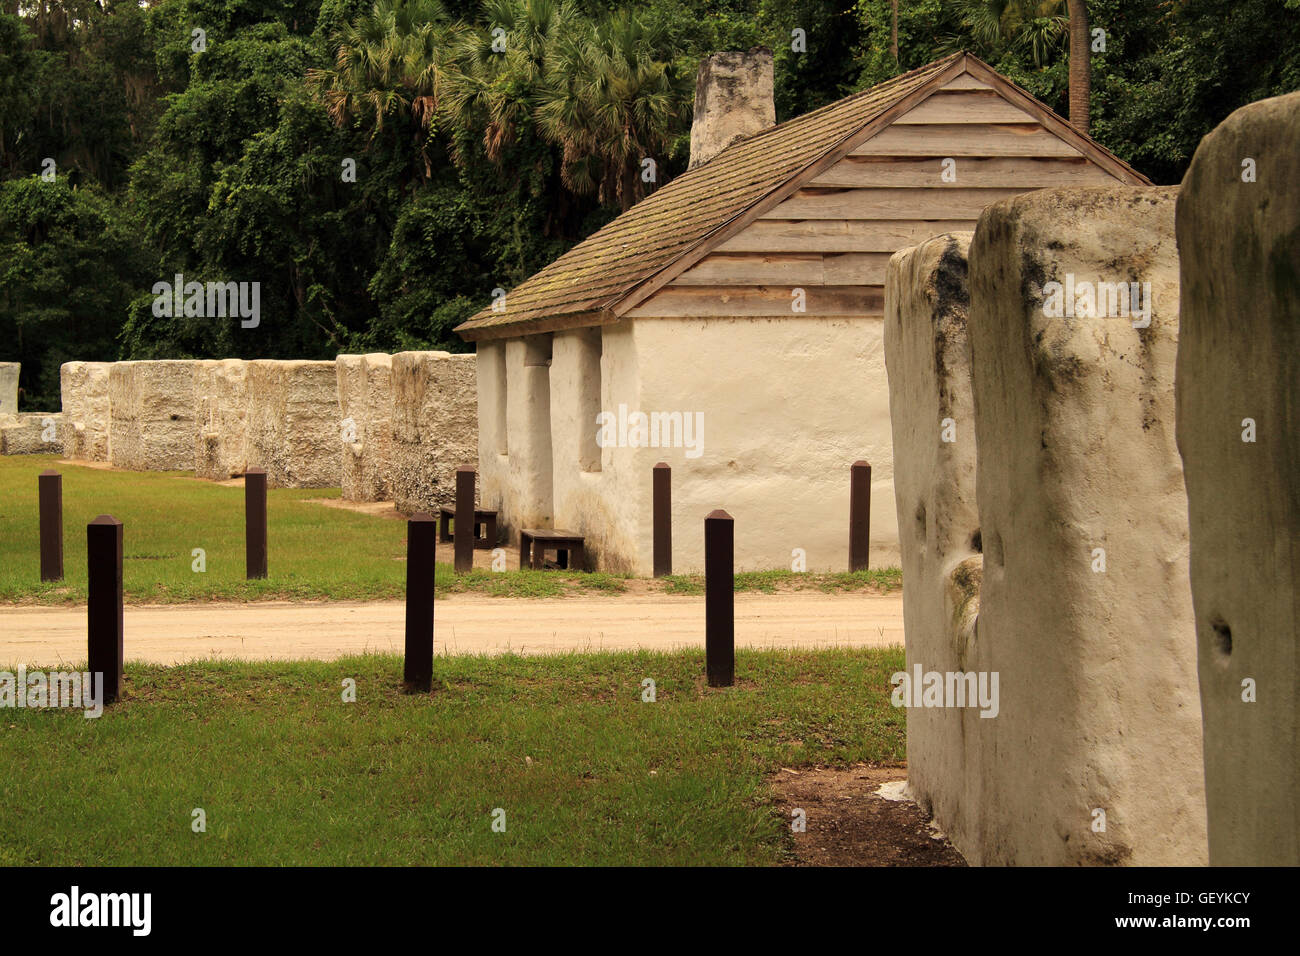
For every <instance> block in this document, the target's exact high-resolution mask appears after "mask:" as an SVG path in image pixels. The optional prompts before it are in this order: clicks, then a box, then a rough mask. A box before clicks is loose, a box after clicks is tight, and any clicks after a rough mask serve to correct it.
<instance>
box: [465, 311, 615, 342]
mask: <svg viewBox="0 0 1300 956" xmlns="http://www.w3.org/2000/svg"><path fill="white" fill-rule="evenodd" d="M618 321H619V317H618V316H617V315H615V314H614V313H613V312H610V311H609V310H608V309H589V310H587V311H585V312H566V313H563V314H561V315H546V316H539V317H538V318H535V319H520V320H518V321H514V322H502V323H499V324H497V325H479V326H475V325H473V324H472V323H473V322H474V320H473V319H470V320H469V321H468V322H463V323H461V324H460V325H458V326H456V328H455V329H453V330H452V331H454V332H455V333H456V334H457V335H459V336H460V337H461V338H462V339H464V340H465V341H466V342H485V341H492V340H496V339H513V338H519V337H520V336H524V335H538V334H540V333H542V332H566V331H569V330H570V329H585V328H595V327H597V326H602V325H614V324H615V323H617V322H618Z"/></svg>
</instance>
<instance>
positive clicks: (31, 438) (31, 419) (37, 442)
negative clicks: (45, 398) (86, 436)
mask: <svg viewBox="0 0 1300 956" xmlns="http://www.w3.org/2000/svg"><path fill="white" fill-rule="evenodd" d="M62 432H63V416H62V415H60V414H59V413H58V412H21V413H18V414H14V415H0V455H58V454H62V452H63V439H62V438H61V437H60V434H61V433H62Z"/></svg>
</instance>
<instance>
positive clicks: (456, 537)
mask: <svg viewBox="0 0 1300 956" xmlns="http://www.w3.org/2000/svg"><path fill="white" fill-rule="evenodd" d="M452 540H453V544H454V546H455V555H456V565H455V566H456V573H457V574H464V573H465V572H466V571H469V570H470V569H472V568H473V567H474V466H473V465H461V466H460V467H459V468H457V469H456V530H455V532H453V534H452Z"/></svg>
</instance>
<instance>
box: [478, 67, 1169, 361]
mask: <svg viewBox="0 0 1300 956" xmlns="http://www.w3.org/2000/svg"><path fill="white" fill-rule="evenodd" d="M967 70H969V71H970V72H973V73H977V74H978V75H979V76H980V77H981V78H983V79H986V80H987V81H989V82H991V83H996V84H997V86H998V88H999V90H1000V91H1001V92H1003V95H1005V96H1008V97H1009V98H1010V97H1011V95H1014V98H1015V101H1016V102H1017V104H1018V105H1021V106H1022V107H1023V108H1025V109H1032V111H1033V112H1034V113H1035V114H1038V115H1039V118H1040V119H1041V120H1042V122H1043V123H1044V125H1046V126H1048V128H1049V129H1052V131H1053V132H1056V133H1057V135H1059V136H1062V137H1063V138H1066V139H1069V140H1071V141H1072V143H1073V144H1074V145H1075V146H1076V147H1078V148H1079V149H1080V150H1081V151H1084V152H1085V153H1086V154H1089V155H1091V156H1092V157H1093V158H1094V159H1096V160H1097V161H1098V162H1103V163H1104V164H1105V165H1106V166H1109V167H1112V168H1115V169H1117V171H1119V172H1121V173H1123V174H1126V175H1123V178H1125V179H1132V181H1134V182H1145V179H1144V178H1143V177H1142V176H1141V175H1140V174H1138V173H1136V172H1134V171H1133V170H1132V169H1130V168H1129V167H1128V166H1126V165H1125V164H1124V163H1123V162H1122V161H1120V160H1119V159H1118V158H1116V157H1115V156H1113V155H1112V154H1111V153H1109V152H1107V151H1106V150H1105V149H1104V148H1103V147H1101V146H1100V145H1099V144H1097V143H1095V142H1094V141H1093V140H1092V139H1090V138H1089V137H1087V136H1085V135H1083V134H1081V133H1078V132H1077V131H1075V130H1074V129H1073V127H1070V126H1069V125H1068V124H1066V123H1065V122H1064V121H1063V120H1062V119H1061V118H1060V117H1058V116H1056V114H1055V113H1052V111H1051V110H1050V109H1048V108H1047V107H1046V106H1045V105H1043V104H1042V103H1040V102H1039V101H1038V100H1036V99H1034V98H1033V97H1032V96H1030V95H1029V94H1028V93H1026V92H1024V91H1023V90H1021V89H1020V88H1019V87H1016V86H1015V84H1013V83H1011V81H1009V80H1007V79H1006V78H1005V77H1002V76H1001V75H1000V74H998V73H997V72H996V71H994V70H993V69H992V68H991V67H989V66H988V65H987V64H985V63H983V62H982V61H980V60H979V59H977V58H976V57H973V56H970V55H969V54H965V53H955V54H953V55H951V56H948V57H945V58H943V59H941V60H936V61H935V62H933V63H930V64H928V65H926V66H923V67H920V68H918V69H915V70H912V71H910V72H908V73H904V74H902V75H900V76H897V77H894V78H893V79H892V80H889V81H887V82H885V83H881V84H879V85H877V86H873V87H871V88H870V89H867V90H863V91H862V92H860V93H855V94H853V95H851V96H848V97H846V98H844V99H842V100H839V101H838V102H835V103H832V104H830V105H828V106H824V107H822V108H821V109H818V110H814V111H813V112H811V113H806V114H804V115H803V116H798V117H795V118H794V119H791V120H788V121H786V122H784V123H781V124H780V125H778V126H773V127H771V128H769V129H766V130H762V131H761V132H759V133H756V134H754V135H753V136H751V137H749V138H747V139H744V140H742V141H740V142H738V143H734V144H733V145H731V146H729V147H727V148H726V149H724V150H723V151H722V152H720V153H719V154H718V155H717V156H715V157H714V158H713V159H711V160H710V161H709V162H707V163H704V164H703V165H701V166H697V167H696V168H695V169H692V170H690V171H688V172H686V173H684V174H682V175H681V176H679V177H677V178H676V179H674V180H673V181H672V182H670V183H668V184H667V185H665V186H664V187H663V188H661V189H659V190H657V191H656V192H654V193H651V194H650V195H649V196H647V197H646V198H645V199H643V200H641V202H639V203H637V204H636V205H635V206H633V207H632V208H631V209H629V210H628V211H627V212H625V213H623V214H622V215H620V216H619V217H618V218H617V219H615V220H613V221H612V222H610V223H609V224H608V225H606V226H605V227H604V228H603V229H600V230H599V231H597V232H595V233H594V234H592V235H591V236H590V237H588V238H587V239H586V240H584V241H583V242H581V243H579V244H578V245H576V246H574V247H573V248H572V249H570V250H569V251H568V252H566V253H565V254H564V255H562V256H560V257H559V258H558V259H556V260H555V261H554V262H552V263H551V264H550V265H548V266H546V268H544V269H542V270H541V271H540V272H538V273H536V274H535V275H533V276H532V277H531V278H529V279H527V280H526V281H524V282H523V283H521V284H520V285H518V286H516V287H515V288H514V289H512V290H511V291H510V292H509V293H508V294H507V295H506V298H505V303H506V308H504V309H502V310H501V311H499V312H497V311H493V310H492V308H490V307H489V308H485V309H483V310H482V311H480V312H478V313H476V314H475V315H474V316H472V317H471V318H470V319H468V320H467V321H466V322H464V323H462V324H461V325H460V326H458V327H457V328H456V331H457V332H458V333H460V335H461V336H462V337H463V338H464V339H466V340H469V341H474V340H477V339H490V338H500V337H503V336H516V335H524V334H529V333H534V332H545V331H554V330H559V329H565V328H576V327H580V326H590V325H603V324H608V323H611V322H614V321H617V319H618V316H619V315H620V314H622V313H623V312H624V311H626V309H627V308H631V307H632V305H634V304H635V303H636V302H639V301H641V300H642V299H644V298H646V297H647V296H649V295H650V294H652V293H653V292H654V291H656V290H657V289H658V288H659V287H660V286H662V285H663V284H664V283H665V282H667V281H669V280H670V279H671V278H672V277H673V276H675V275H677V274H678V273H680V272H681V271H682V269H684V268H685V267H686V266H688V265H690V264H691V263H692V262H694V261H696V260H698V258H699V257H700V256H701V255H703V254H704V253H705V252H707V250H708V249H709V248H711V247H712V246H714V245H717V244H719V243H721V242H723V241H725V240H726V239H727V238H728V237H729V236H730V235H732V234H734V233H735V232H737V231H738V229H739V228H743V226H744V225H745V224H747V223H748V221H749V220H751V219H752V218H753V217H754V215H756V214H757V210H758V209H759V208H766V207H767V206H770V205H771V204H772V203H774V202H776V201H779V200H780V199H781V198H784V195H785V194H787V193H789V192H791V191H793V189H794V188H797V186H798V185H799V183H801V182H802V181H804V180H806V179H808V178H810V177H811V176H813V175H816V174H817V173H818V172H820V170H821V169H822V168H823V167H824V166H826V165H828V164H829V163H831V162H834V161H835V160H837V159H839V158H840V157H842V156H843V155H844V154H845V152H847V150H848V149H850V148H852V147H854V146H856V145H857V144H858V143H859V142H860V141H862V140H863V139H865V138H866V137H869V136H871V135H874V133H875V132H877V131H878V130H880V129H883V128H884V127H885V126H887V125H888V124H889V123H891V122H893V120H894V119H895V118H897V117H898V116H900V115H902V114H903V113H905V112H907V111H908V110H910V109H912V108H913V107H914V106H915V105H916V104H918V103H919V102H921V100H923V99H924V98H925V97H926V96H928V95H929V94H930V93H931V92H933V91H934V90H937V89H939V88H940V87H941V86H943V85H944V83H947V82H948V81H949V80H950V79H952V78H953V77H955V76H957V75H959V74H961V73H962V72H963V71H967Z"/></svg>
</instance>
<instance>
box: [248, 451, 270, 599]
mask: <svg viewBox="0 0 1300 956" xmlns="http://www.w3.org/2000/svg"><path fill="white" fill-rule="evenodd" d="M244 568H245V577H246V578H248V580H250V581H252V580H254V579H257V578H264V577H266V469H264V468H250V469H248V471H246V472H244Z"/></svg>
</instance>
